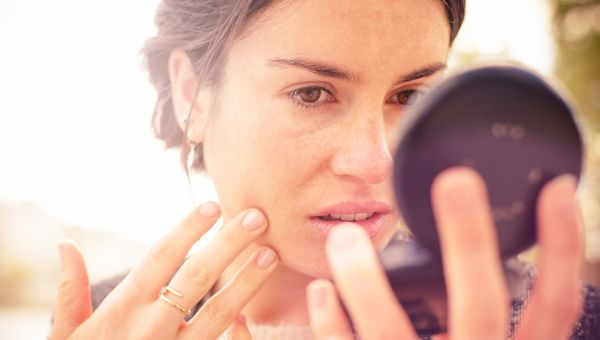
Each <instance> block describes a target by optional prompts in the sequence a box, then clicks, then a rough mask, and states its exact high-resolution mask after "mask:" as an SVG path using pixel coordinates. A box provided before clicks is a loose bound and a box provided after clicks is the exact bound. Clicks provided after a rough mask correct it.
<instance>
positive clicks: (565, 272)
mask: <svg viewBox="0 0 600 340" xmlns="http://www.w3.org/2000/svg"><path fill="white" fill-rule="evenodd" d="M575 185H576V184H575V178H574V177H573V176H569V175H565V176H560V177H559V178H557V179H555V180H553V181H551V182H550V183H549V184H547V185H546V186H545V187H544V188H543V190H542V192H541V193H540V199H539V203H538V211H537V212H538V221H539V223H538V238H539V242H540V259H539V275H538V277H537V279H536V283H535V288H534V291H533V293H532V295H531V297H530V300H529V301H530V302H529V305H528V306H527V308H526V311H525V315H524V317H523V320H522V321H521V325H520V326H519V328H520V329H519V331H518V338H519V339H551V338H552V339H566V338H568V336H569V335H570V332H571V330H572V328H573V326H574V322H575V320H576V319H577V317H578V315H579V313H580V309H581V303H582V302H581V296H580V287H581V286H580V283H581V280H582V263H583V228H582V226H581V223H580V222H579V215H578V209H577V204H576V200H575V196H574V195H575Z"/></svg>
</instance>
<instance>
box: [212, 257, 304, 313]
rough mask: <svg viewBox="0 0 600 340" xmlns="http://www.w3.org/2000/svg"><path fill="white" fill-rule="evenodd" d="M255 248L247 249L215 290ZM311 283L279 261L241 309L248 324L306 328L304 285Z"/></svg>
mask: <svg viewBox="0 0 600 340" xmlns="http://www.w3.org/2000/svg"><path fill="white" fill-rule="evenodd" d="M256 249H257V246H256V245H253V246H250V247H248V249H246V250H245V251H244V252H242V254H240V256H238V257H237V258H236V260H235V261H234V262H233V263H232V264H231V265H230V266H229V267H228V268H227V269H226V270H225V272H224V273H223V275H222V276H221V278H220V279H219V282H218V283H217V287H218V288H220V287H222V286H224V285H225V284H226V283H227V282H229V280H230V279H231V278H232V277H233V276H234V275H235V274H236V273H237V271H238V270H239V269H240V268H241V266H242V265H243V264H244V263H245V262H246V260H247V259H248V258H249V256H250V255H251V254H252V253H254V251H255V250H256ZM311 281H312V278H311V277H308V276H306V275H304V274H302V273H299V272H297V271H295V270H293V269H291V268H289V267H287V266H285V265H284V264H282V263H281V262H280V263H279V265H278V267H277V269H275V272H274V273H273V274H271V276H270V277H269V279H268V280H267V282H266V283H265V284H264V285H263V286H262V287H261V289H260V290H259V291H258V292H257V293H256V295H254V297H253V298H252V299H251V300H250V301H249V302H248V304H246V306H245V307H244V308H243V309H242V314H243V315H244V316H245V317H246V319H247V320H248V322H250V323H256V324H268V325H280V324H286V325H308V324H309V319H308V310H307V306H306V293H305V289H306V286H307V285H308V284H309V283H310V282H311Z"/></svg>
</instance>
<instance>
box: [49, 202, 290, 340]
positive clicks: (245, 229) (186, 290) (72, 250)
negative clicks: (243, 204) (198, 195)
mask: <svg viewBox="0 0 600 340" xmlns="http://www.w3.org/2000/svg"><path fill="white" fill-rule="evenodd" d="M219 216H220V210H219V207H218V205H217V204H216V203H213V202H209V203H206V204H204V205H202V206H200V207H199V208H197V209H195V210H194V211H193V212H192V213H190V214H189V215H188V216H187V217H186V218H185V219H184V220H183V221H182V222H181V223H179V225H178V226H177V227H176V228H175V229H173V230H172V231H170V232H169V233H168V234H167V235H165V236H164V237H163V238H162V239H161V240H160V241H159V242H158V243H157V244H156V245H154V246H153V247H152V249H151V250H150V251H149V253H148V254H147V255H146V256H145V257H144V258H143V259H142V261H141V263H139V265H137V266H136V267H135V268H133V270H132V271H131V272H130V273H129V275H127V277H126V278H125V279H124V280H123V281H122V282H121V283H120V284H119V285H118V286H117V287H116V288H115V289H114V290H113V291H112V292H111V293H110V294H109V295H108V296H107V297H106V299H105V300H104V301H103V302H102V304H101V305H100V306H99V307H98V309H97V310H96V311H94V312H92V302H91V294H90V286H89V283H88V276H87V272H86V268H85V264H84V261H83V257H82V256H81V254H80V252H79V251H78V250H77V247H76V246H75V245H74V244H72V243H69V242H62V243H60V244H59V255H60V257H61V263H62V266H61V271H60V279H59V288H58V301H57V305H56V311H55V315H54V326H53V329H52V332H51V335H50V339H51V340H61V339H125V338H127V339H192V338H193V339H216V338H217V337H219V335H221V333H223V332H224V331H225V330H226V329H227V328H228V327H230V325H231V326H232V328H233V330H232V334H234V335H235V334H237V335H239V337H238V339H239V338H244V339H247V338H249V333H248V332H247V329H245V325H244V321H243V320H244V318H243V316H241V315H238V314H239V312H240V311H241V309H242V308H243V307H244V305H245V304H246V303H247V302H248V301H249V300H250V299H251V298H252V297H253V295H254V294H255V293H256V292H257V291H258V290H259V289H260V287H261V286H262V284H263V283H264V282H265V281H266V280H267V278H268V276H269V275H270V274H271V273H272V272H273V271H274V269H275V267H276V264H277V261H278V257H277V255H276V253H275V252H274V251H273V250H272V249H270V248H268V247H261V248H259V249H258V250H257V251H256V252H254V253H253V255H252V256H251V257H250V258H249V259H248V260H247V261H246V262H245V264H244V265H243V266H242V268H241V269H240V270H239V272H238V273H237V274H236V275H235V276H234V278H233V279H232V280H231V281H230V282H228V283H227V284H226V285H225V286H224V287H223V288H222V289H221V290H220V291H219V292H217V293H216V294H215V295H214V296H213V297H212V298H211V299H210V300H209V301H208V302H207V303H206V304H205V305H203V306H202V308H201V309H200V310H199V311H198V312H197V313H196V315H195V316H194V317H193V318H192V319H191V320H190V321H187V322H186V321H185V319H184V317H185V315H186V313H185V311H181V310H179V309H178V306H180V307H181V308H182V309H184V310H186V311H187V310H189V309H191V308H192V307H193V306H194V305H195V304H196V303H197V302H198V301H199V300H200V299H201V298H202V297H203V296H205V295H206V294H207V293H208V292H209V291H210V289H211V287H212V286H213V285H214V283H215V282H216V280H217V279H218V278H219V277H220V275H221V273H222V272H223V271H224V270H225V268H226V267H227V266H228V265H229V264H230V263H231V262H232V261H233V260H234V259H235V258H236V257H237V256H238V255H239V254H240V253H241V252H242V251H243V250H244V249H245V248H246V247H248V245H250V244H251V243H252V242H253V241H254V240H255V239H256V238H257V237H258V236H260V235H261V234H263V233H264V232H265V230H266V229H267V224H268V222H267V219H266V217H265V216H264V214H263V213H262V212H260V211H259V210H257V209H248V210H245V211H243V212H242V213H240V214H239V215H238V216H237V217H236V218H234V219H233V220H232V221H231V222H229V223H228V224H226V225H225V226H224V227H223V228H222V230H220V231H219V232H218V233H217V234H216V235H215V237H214V239H213V240H212V241H211V242H209V243H208V244H207V245H206V246H205V247H204V248H203V249H202V250H200V251H199V252H197V253H195V254H194V255H192V256H191V257H189V258H188V259H187V260H186V261H185V262H183V261H184V259H185V256H186V254H187V253H188V251H189V249H190V248H191V247H192V245H193V244H194V243H195V242H196V241H197V240H198V239H199V238H200V237H201V236H202V235H203V234H204V233H206V232H207V231H208V230H209V229H210V228H211V227H212V226H213V224H214V223H215V222H216V221H217V219H218V218H219ZM182 263H183V265H182ZM165 286H168V287H169V288H171V289H172V290H174V291H175V292H178V293H181V296H179V295H178V294H177V293H173V291H171V292H167V293H166V294H164V295H163V296H162V297H165V298H166V300H165V299H162V298H161V297H160V296H159V293H160V292H161V289H162V288H163V287H165ZM167 300H168V301H167ZM169 301H171V302H169Z"/></svg>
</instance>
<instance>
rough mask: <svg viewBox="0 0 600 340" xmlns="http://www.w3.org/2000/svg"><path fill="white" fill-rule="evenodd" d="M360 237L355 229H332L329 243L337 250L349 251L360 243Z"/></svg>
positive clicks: (342, 227)
mask: <svg viewBox="0 0 600 340" xmlns="http://www.w3.org/2000/svg"><path fill="white" fill-rule="evenodd" d="M358 237H359V235H357V232H356V231H355V230H353V228H349V227H345V226H339V227H337V228H333V229H331V231H330V232H329V237H328V241H327V242H329V243H330V244H331V246H332V247H333V248H335V249H349V248H352V247H353V246H354V245H355V244H357V243H358Z"/></svg>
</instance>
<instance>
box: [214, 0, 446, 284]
mask: <svg viewBox="0 0 600 340" xmlns="http://www.w3.org/2000/svg"><path fill="white" fill-rule="evenodd" d="M449 34H450V29H449V25H448V22H447V18H446V14H445V9H444V7H443V4H442V1H440V0H427V1H413V0H379V1H347V0H335V1H334V0H330V1H321V0H304V1H282V2H275V3H274V4H272V5H271V6H270V7H268V8H267V9H266V11H265V12H264V13H262V14H260V16H259V17H258V18H257V20H255V22H253V23H251V24H249V25H248V26H247V27H246V29H245V31H244V33H243V34H242V35H241V36H240V37H238V38H237V39H236V40H235V41H234V42H233V43H232V45H231V47H230V50H229V52H228V56H227V59H226V64H225V68H224V73H223V78H222V83H221V85H220V87H219V89H218V94H217V100H216V104H215V105H214V106H213V110H212V112H209V113H208V116H209V118H208V123H207V125H206V128H205V130H204V133H203V135H204V137H203V142H204V157H205V158H204V159H205V163H206V168H207V171H208V174H209V176H210V177H211V178H212V180H213V181H214V184H215V186H216V189H217V192H218V195H219V199H220V202H221V204H222V205H223V208H224V216H225V218H226V219H228V218H231V217H233V216H235V214H237V213H238V212H240V211H241V210H243V209H245V208H249V207H256V208H259V209H261V210H262V211H264V212H265V213H266V215H267V217H268V219H269V222H270V224H269V230H268V232H267V233H266V234H265V236H264V238H263V239H262V240H261V243H265V244H269V245H271V246H273V247H274V248H275V249H276V250H277V252H278V253H279V255H280V256H281V259H282V262H283V264H284V265H286V266H288V267H290V268H292V269H294V270H296V271H299V272H301V273H304V274H306V275H309V276H319V277H323V276H324V277H328V276H329V274H328V268H327V264H326V261H325V260H324V259H325V254H324V242H325V239H326V234H327V231H328V230H329V229H330V228H332V227H334V226H335V225H336V224H338V223H340V221H341V220H342V219H345V220H357V223H359V224H361V225H363V227H364V228H365V229H366V230H367V232H368V233H369V234H370V236H371V238H372V240H373V242H374V244H375V245H376V247H378V248H381V247H383V246H384V245H385V244H386V243H387V241H388V240H389V238H390V236H391V234H392V233H393V231H394V228H395V225H396V224H397V222H398V219H399V216H398V213H397V211H396V208H395V206H394V204H393V194H392V183H391V170H392V157H391V154H392V152H393V149H392V148H393V146H394V142H395V140H396V137H395V136H394V130H395V128H394V127H395V126H396V125H397V123H398V122H399V121H400V120H402V117H403V115H404V114H405V111H406V108H407V105H408V104H409V103H410V100H409V99H410V98H411V94H414V91H416V90H420V89H421V90H422V89H424V88H426V87H427V84H429V83H431V82H432V80H434V79H435V78H436V77H439V74H440V71H442V70H443V68H444V65H445V63H446V58H447V55H448V41H449Z"/></svg>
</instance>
